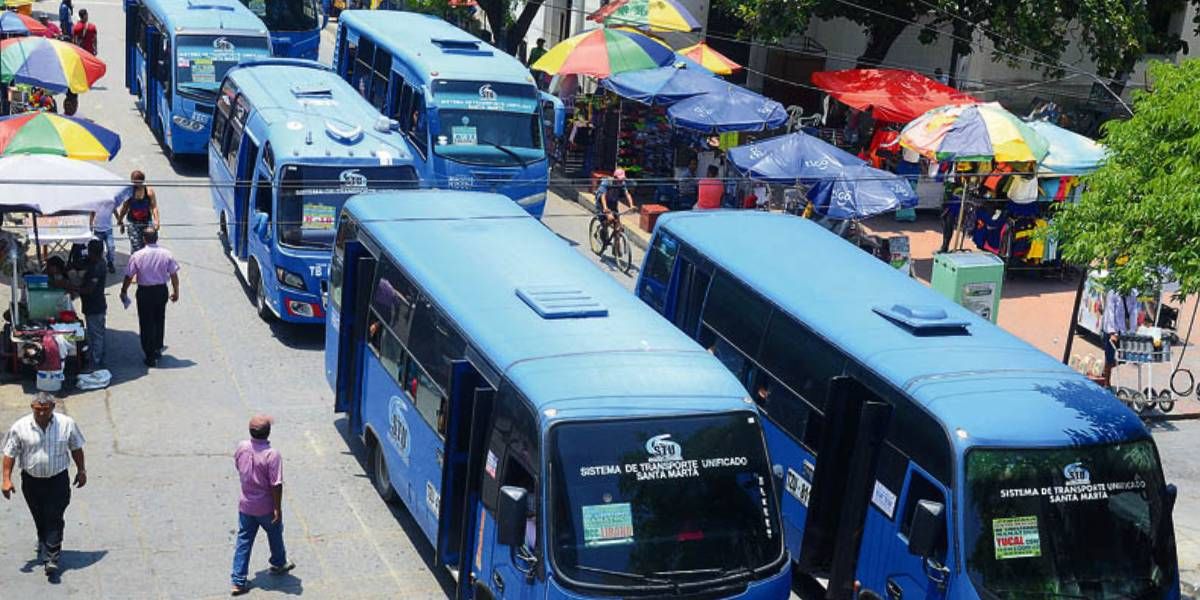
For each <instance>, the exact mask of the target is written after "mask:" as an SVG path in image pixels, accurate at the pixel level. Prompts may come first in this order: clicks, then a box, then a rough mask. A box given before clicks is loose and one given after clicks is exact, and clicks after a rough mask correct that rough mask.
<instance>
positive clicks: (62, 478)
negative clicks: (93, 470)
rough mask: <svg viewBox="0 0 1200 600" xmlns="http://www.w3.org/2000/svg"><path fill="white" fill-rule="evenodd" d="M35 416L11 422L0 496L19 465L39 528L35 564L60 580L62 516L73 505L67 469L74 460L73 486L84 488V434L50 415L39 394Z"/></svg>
mask: <svg viewBox="0 0 1200 600" xmlns="http://www.w3.org/2000/svg"><path fill="white" fill-rule="evenodd" d="M30 407H31V408H32V409H33V414H30V415H26V416H24V417H21V418H20V419H18V420H17V422H16V423H13V426H12V428H11V429H9V430H8V438H7V439H6V440H5V441H4V469H3V474H4V479H3V483H2V484H0V493H3V494H4V498H5V499H8V498H9V497H11V496H12V493H13V489H14V486H13V482H12V472H13V467H14V466H15V465H17V464H20V465H21V493H22V494H23V495H24V496H25V504H27V505H28V506H29V512H30V514H32V515H33V524H34V526H35V527H37V539H38V547H37V548H38V549H37V552H38V560H39V561H42V562H43V563H44V564H45V565H46V576H47V577H51V578H54V577H57V576H58V559H59V554H60V553H61V552H62V539H63V513H65V512H66V510H67V505H68V504H70V503H71V484H70V480H69V478H68V476H67V470H68V467H69V466H70V462H71V460H72V459H74V461H75V469H76V473H75V487H83V486H84V485H85V484H87V469H85V468H84V460H83V441H84V440H83V433H81V432H80V431H79V427H78V426H76V425H75V420H74V419H72V418H71V417H68V416H67V415H56V414H54V397H53V396H51V395H50V394H47V393H45V392H39V393H38V395H37V396H35V397H34V399H33V402H32V403H30Z"/></svg>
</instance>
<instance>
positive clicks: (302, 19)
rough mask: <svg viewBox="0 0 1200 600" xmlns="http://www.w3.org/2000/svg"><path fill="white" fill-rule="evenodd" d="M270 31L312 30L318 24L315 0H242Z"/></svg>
mask: <svg viewBox="0 0 1200 600" xmlns="http://www.w3.org/2000/svg"><path fill="white" fill-rule="evenodd" d="M242 4H245V5H246V7H247V8H249V9H250V11H251V12H253V13H254V14H256V15H258V17H259V18H260V19H262V20H263V24H265V25H266V26H267V29H269V30H271V31H273V32H274V31H312V30H314V29H316V28H317V27H318V25H319V21H318V18H319V16H318V15H317V0H242Z"/></svg>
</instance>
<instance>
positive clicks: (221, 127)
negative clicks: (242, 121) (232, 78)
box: [209, 100, 229, 152]
mask: <svg viewBox="0 0 1200 600" xmlns="http://www.w3.org/2000/svg"><path fill="white" fill-rule="evenodd" d="M222 105H226V106H228V105H227V104H226V103H225V102H224V101H221V100H218V101H217V111H216V114H215V115H213V126H212V135H211V136H210V138H209V139H210V141H211V142H212V145H213V147H214V148H216V149H217V151H218V152H220V151H221V140H223V139H224V138H225V130H226V129H228V126H229V109H228V108H224V109H222Z"/></svg>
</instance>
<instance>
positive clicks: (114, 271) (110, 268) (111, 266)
mask: <svg viewBox="0 0 1200 600" xmlns="http://www.w3.org/2000/svg"><path fill="white" fill-rule="evenodd" d="M108 272H109V273H116V272H117V267H115V266H113V265H108Z"/></svg>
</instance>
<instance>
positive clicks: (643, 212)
mask: <svg viewBox="0 0 1200 600" xmlns="http://www.w3.org/2000/svg"><path fill="white" fill-rule="evenodd" d="M665 212H667V207H665V206H663V205H661V204H643V205H642V207H641V209H640V211H639V216H640V217H641V218H640V219H639V221H638V226H639V227H641V228H642V231H645V232H646V233H653V232H654V224H655V223H657V222H658V216H659V215H661V214H663V213H665Z"/></svg>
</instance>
